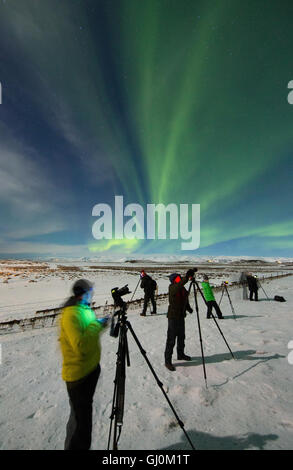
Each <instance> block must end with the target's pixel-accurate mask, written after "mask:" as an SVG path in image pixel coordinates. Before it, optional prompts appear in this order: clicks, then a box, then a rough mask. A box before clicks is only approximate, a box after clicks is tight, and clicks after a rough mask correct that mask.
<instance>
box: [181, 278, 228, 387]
mask: <svg viewBox="0 0 293 470" xmlns="http://www.w3.org/2000/svg"><path fill="white" fill-rule="evenodd" d="M192 286H193V294H194V302H195V309H196V316H197V325H198V334H199V341H200V348H201V356H202V365H203V373H204V379H205V384H206V387H207V375H206V367H205V358H204V352H203V345H202V335H201V327H200V321H199V308H198V302H197V293H196V288H195V286H196V287H197V290H198V291H199V292H200V294H201V296H202V298H203V301H204V303H205V305H207V303H206V299H205V297H204V295H203V293H202V291H201V288H200V287H199V285H198V282H197V281H196V280H195V279H194V277H193V278H192V279H191V280H190V284H189V289H188V296H187V297H186V304H187V299H188V297H189V295H190V291H191V287H192ZM184 311H185V309H184ZM211 316H212V318H213V320H214V322H215V324H216V326H217V328H218V330H219V332H220V334H221V336H222V338H223V339H224V341H225V343H226V346H227V347H228V349H229V351H230V353H231V356H232V357H233V359H235V357H234V354H233V352H232V351H231V349H230V346H229V344H228V343H227V341H226V338H225V336H224V334H223V332H222V330H221V328H220V327H219V325H218V322H217V320H216V318H215V317H214V315H213V313H212V312H211Z"/></svg>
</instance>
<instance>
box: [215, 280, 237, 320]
mask: <svg viewBox="0 0 293 470" xmlns="http://www.w3.org/2000/svg"><path fill="white" fill-rule="evenodd" d="M225 291H226V294H227V295H228V299H229V302H230V306H231V310H232V313H233V315H234V319H235V320H236V315H235V310H234V307H233V304H232V301H231V298H230V294H229V291H228V287H227V283H226V282H223V289H222V295H221V299H220V302H219V305H221V302H222V298H223V295H224V292H225Z"/></svg>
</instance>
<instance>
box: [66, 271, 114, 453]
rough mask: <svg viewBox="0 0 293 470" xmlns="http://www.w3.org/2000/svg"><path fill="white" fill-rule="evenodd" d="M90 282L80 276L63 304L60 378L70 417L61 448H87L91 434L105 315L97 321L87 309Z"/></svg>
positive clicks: (88, 306) (89, 297)
mask: <svg viewBox="0 0 293 470" xmlns="http://www.w3.org/2000/svg"><path fill="white" fill-rule="evenodd" d="M92 292H93V285H92V284H91V283H90V282H89V281H86V280H85V279H80V280H78V281H76V282H75V284H74V285H73V296H72V297H70V298H69V299H68V300H67V302H66V303H65V304H64V306H63V310H62V314H61V320H60V345H61V352H62V356H63V365H62V378H63V380H64V381H65V382H66V388H67V392H68V396H69V404H70V416H69V420H68V423H67V427H66V439H65V444H64V449H65V450H88V449H90V446H91V434H92V402H93V396H94V393H95V389H96V385H97V382H98V379H99V375H100V371H101V368H100V357H101V345H100V334H101V332H102V331H103V330H104V328H105V326H106V325H107V321H108V318H106V319H102V320H97V319H96V316H95V313H94V311H93V310H92V309H91V308H90V303H91V297H92Z"/></svg>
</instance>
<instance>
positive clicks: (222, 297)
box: [219, 287, 224, 305]
mask: <svg viewBox="0 0 293 470" xmlns="http://www.w3.org/2000/svg"><path fill="white" fill-rule="evenodd" d="M223 295H224V287H223V289H222V295H221V299H220V302H219V305H221V302H222V298H223Z"/></svg>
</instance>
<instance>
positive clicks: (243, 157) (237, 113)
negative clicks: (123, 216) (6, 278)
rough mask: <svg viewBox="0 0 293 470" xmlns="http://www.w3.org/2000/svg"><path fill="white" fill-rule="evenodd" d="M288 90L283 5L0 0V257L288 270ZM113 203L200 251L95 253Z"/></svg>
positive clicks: (291, 169)
mask: <svg viewBox="0 0 293 470" xmlns="http://www.w3.org/2000/svg"><path fill="white" fill-rule="evenodd" d="M290 5H291V6H290ZM291 80H293V4H292V1H290V2H289V1H285V0H282V2H280V1H274V0H270V1H267V0H254V1H251V0H250V1H249V0H248V1H245V2H244V1H243V0H218V1H217V0H214V1H210V0H201V1H197V0H191V1H188V0H95V1H94V0H82V1H78V0H0V82H1V84H2V104H1V105H0V211H1V226H0V254H1V257H9V256H20V257H21V256H27V257H28V256H37V257H39V256H77V257H78V256H99V255H100V254H105V253H112V251H113V250H114V251H115V250H116V251H117V252H120V253H125V254H135V253H170V254H179V255H180V254H183V255H187V254H192V255H196V254H198V255H248V256H286V257H287V256H288V257H292V256H293V210H292V191H293V190H292V178H293V158H292V157H293V106H292V105H290V104H289V102H288V94H289V92H290V90H289V89H288V83H289V82H290V81H291ZM115 195H123V196H124V200H125V204H128V203H132V202H133V203H139V204H141V205H142V206H144V207H145V206H146V204H150V203H155V204H157V203H163V204H166V205H167V204H169V203H175V204H178V205H179V204H183V203H186V204H192V203H193V204H200V205H201V242H200V248H199V249H198V250H196V251H193V252H186V251H185V252H182V251H181V250H180V241H175V240H171V241H170V240H145V241H143V240H134V241H129V240H120V241H117V240H116V241H115V240H113V241H112V240H110V241H108V240H104V241H100V242H98V241H96V240H94V238H93V235H92V225H93V223H94V221H95V219H94V218H93V216H92V208H93V206H94V205H95V204H97V203H108V204H111V205H113V201H114V196H115Z"/></svg>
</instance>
